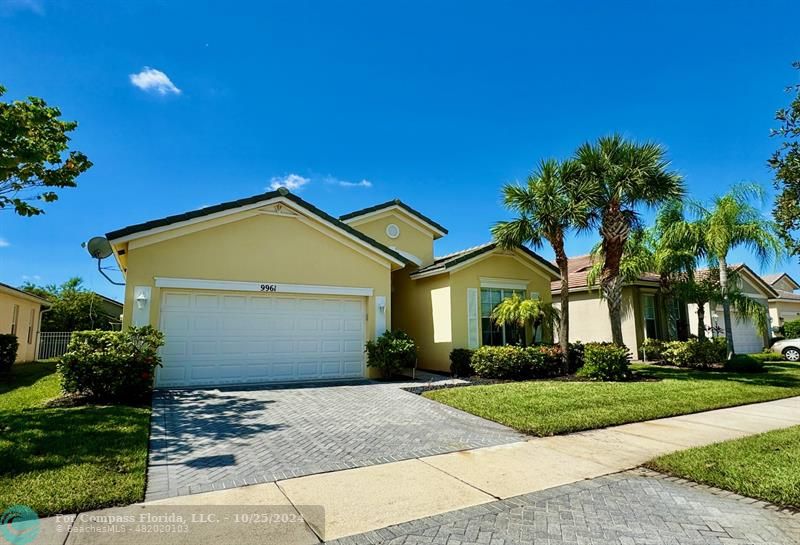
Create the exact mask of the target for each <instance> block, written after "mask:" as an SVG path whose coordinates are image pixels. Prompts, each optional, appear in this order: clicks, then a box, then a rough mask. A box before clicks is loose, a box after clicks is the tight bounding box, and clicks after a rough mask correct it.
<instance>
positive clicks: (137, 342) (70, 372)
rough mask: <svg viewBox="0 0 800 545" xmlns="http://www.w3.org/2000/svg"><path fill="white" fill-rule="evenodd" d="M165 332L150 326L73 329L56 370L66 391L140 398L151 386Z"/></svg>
mask: <svg viewBox="0 0 800 545" xmlns="http://www.w3.org/2000/svg"><path fill="white" fill-rule="evenodd" d="M163 344H164V335H163V334H162V333H161V332H160V331H157V330H156V329H153V328H152V327H150V326H145V327H131V328H128V329H127V330H125V331H99V330H98V331H76V332H74V333H73V334H72V338H71V339H70V342H69V346H68V347H67V352H66V353H65V354H64V355H63V356H61V360H60V361H59V363H58V372H59V374H60V375H61V387H62V389H63V390H64V391H65V392H67V393H72V394H79V395H82V396H86V397H89V398H92V399H95V400H99V401H106V402H128V401H141V400H143V399H145V398H146V397H147V396H149V395H150V393H151V392H152V390H153V376H154V373H155V368H156V367H157V366H160V365H161V358H160V357H159V355H158V349H159V347H161V346H162V345H163Z"/></svg>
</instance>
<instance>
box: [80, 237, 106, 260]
mask: <svg viewBox="0 0 800 545" xmlns="http://www.w3.org/2000/svg"><path fill="white" fill-rule="evenodd" d="M86 250H87V251H88V252H89V255H91V256H92V257H93V258H95V259H105V258H107V257H108V256H110V255H111V254H112V250H111V244H109V242H108V239H107V238H106V237H92V238H91V239H90V240H89V242H87V243H86Z"/></svg>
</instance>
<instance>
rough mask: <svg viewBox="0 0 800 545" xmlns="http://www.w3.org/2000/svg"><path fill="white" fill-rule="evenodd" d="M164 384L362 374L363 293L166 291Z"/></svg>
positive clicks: (159, 376)
mask: <svg viewBox="0 0 800 545" xmlns="http://www.w3.org/2000/svg"><path fill="white" fill-rule="evenodd" d="M160 312H161V318H160V329H161V331H162V332H163V333H164V336H165V340H166V343H165V345H164V347H163V348H162V363H163V367H162V368H160V369H159V370H158V371H157V376H156V385H157V386H159V387H181V386H212V385H225V384H245V383H267V382H294V381H318V380H330V379H348V378H362V377H363V376H364V373H365V367H364V342H365V341H366V337H365V329H366V328H365V323H366V309H365V298H364V297H344V296H332V295H331V296H321V295H300V294H283V293H282V294H276V293H246V292H224V291H219V292H217V291H210V290H164V291H163V292H162V300H161V311H160Z"/></svg>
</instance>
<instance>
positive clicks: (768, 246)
mask: <svg viewBox="0 0 800 545" xmlns="http://www.w3.org/2000/svg"><path fill="white" fill-rule="evenodd" d="M763 199H764V189H763V188H762V187H761V186H759V185H757V184H736V185H734V186H733V187H731V189H730V190H729V191H728V192H727V193H725V194H723V195H717V196H716V197H714V198H713V199H712V201H711V202H710V203H709V204H708V205H703V204H701V203H692V207H693V208H694V210H695V214H696V215H697V221H698V222H699V223H698V225H699V226H700V229H702V232H703V236H704V237H705V246H706V249H707V251H708V258H709V260H710V261H711V262H712V263H714V264H716V265H717V266H718V268H719V288H720V294H721V297H722V312H723V319H724V322H725V338H726V341H727V344H728V359H730V358H732V357H733V355H734V354H735V351H734V345H733V331H732V322H731V284H730V282H729V278H728V254H729V253H730V251H731V250H733V249H734V248H737V247H744V248H747V249H749V250H750V251H752V252H753V253H754V254H755V256H756V257H757V258H758V260H759V261H760V262H761V263H762V264H768V263H770V262H772V261H774V260H779V259H780V258H781V256H782V254H783V245H782V244H781V242H780V240H779V238H778V235H777V232H776V227H775V224H774V223H773V222H771V221H769V220H768V219H766V218H765V217H764V216H763V215H762V214H761V212H760V211H759V209H758V208H756V207H755V206H753V205H752V204H751V201H753V200H756V201H758V200H761V201H763Z"/></svg>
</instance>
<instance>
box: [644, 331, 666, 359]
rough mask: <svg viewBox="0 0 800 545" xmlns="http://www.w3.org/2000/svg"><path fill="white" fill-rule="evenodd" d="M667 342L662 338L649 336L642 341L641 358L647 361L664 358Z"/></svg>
mask: <svg viewBox="0 0 800 545" xmlns="http://www.w3.org/2000/svg"><path fill="white" fill-rule="evenodd" d="M665 344H666V343H665V342H664V341H662V340H661V339H651V338H649V337H648V338H647V339H645V340H644V342H643V343H642V349H641V354H640V355H639V356H640V357H641V359H643V360H647V361H661V360H663V359H664V348H665V347H664V345H665Z"/></svg>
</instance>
